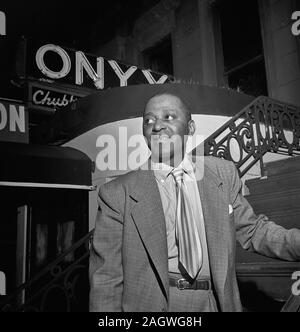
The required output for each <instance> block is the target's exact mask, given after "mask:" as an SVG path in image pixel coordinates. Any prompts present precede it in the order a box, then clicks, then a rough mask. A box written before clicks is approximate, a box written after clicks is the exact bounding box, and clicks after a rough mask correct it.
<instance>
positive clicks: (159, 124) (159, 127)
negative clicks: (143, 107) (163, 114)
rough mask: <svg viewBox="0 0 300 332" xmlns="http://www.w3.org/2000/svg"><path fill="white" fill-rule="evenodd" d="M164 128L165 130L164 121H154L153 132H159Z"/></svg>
mask: <svg viewBox="0 0 300 332" xmlns="http://www.w3.org/2000/svg"><path fill="white" fill-rule="evenodd" d="M164 128H166V126H165V123H164V121H162V120H161V119H156V120H155V123H154V126H153V131H161V130H162V129H164Z"/></svg>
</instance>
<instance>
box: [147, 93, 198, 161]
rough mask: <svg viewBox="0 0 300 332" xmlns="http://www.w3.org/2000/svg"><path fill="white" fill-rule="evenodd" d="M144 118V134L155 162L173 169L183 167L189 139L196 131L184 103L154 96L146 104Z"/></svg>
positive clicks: (165, 96)
mask: <svg viewBox="0 0 300 332" xmlns="http://www.w3.org/2000/svg"><path fill="white" fill-rule="evenodd" d="M143 118H144V121H143V134H144V136H145V138H146V141H147V144H148V147H149V149H150V150H151V152H152V153H151V158H152V160H153V161H155V162H163V163H165V164H169V165H171V166H176V165H177V164H178V163H180V162H181V160H182V158H183V157H184V153H185V145H186V140H187V136H188V135H193V133H194V131H195V127H194V122H193V121H192V120H190V119H189V116H188V112H187V110H186V109H185V107H184V106H183V104H182V102H181V100H180V99H179V98H178V97H176V96H172V95H168V94H164V95H159V96H155V97H153V98H151V99H150V100H149V102H148V103H147V105H146V108H145V112H144V116H143Z"/></svg>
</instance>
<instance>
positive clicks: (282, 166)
mask: <svg viewBox="0 0 300 332" xmlns="http://www.w3.org/2000/svg"><path fill="white" fill-rule="evenodd" d="M264 168H265V171H266V174H267V176H268V177H272V176H274V175H278V174H289V173H294V172H297V171H300V156H299V157H290V158H286V159H282V160H277V161H274V162H269V163H266V164H265V167H264Z"/></svg>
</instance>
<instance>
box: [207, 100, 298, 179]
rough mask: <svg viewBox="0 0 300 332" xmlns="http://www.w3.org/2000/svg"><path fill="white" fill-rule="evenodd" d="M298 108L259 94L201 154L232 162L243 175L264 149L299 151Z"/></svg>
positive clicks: (220, 130)
mask: <svg viewBox="0 0 300 332" xmlns="http://www.w3.org/2000/svg"><path fill="white" fill-rule="evenodd" d="M299 140H300V110H299V108H297V107H295V106H292V105H288V104H284V103H280V102H278V101H276V100H273V99H271V98H268V97H258V98H256V99H255V100H254V101H253V102H252V103H251V104H249V105H248V106H246V107H245V108H244V109H242V110H241V111H240V112H239V113H238V114H237V115H235V116H234V117H233V118H232V119H230V120H229V121H228V122H227V123H225V124H224V125H223V126H222V127H221V128H220V129H219V130H217V131H216V132H214V133H213V134H212V135H211V136H209V137H208V138H207V139H206V140H205V142H204V154H205V155H213V156H216V157H220V158H224V159H227V160H231V161H233V162H234V163H235V164H236V166H237V168H238V170H239V172H240V175H241V176H243V175H244V174H245V173H247V172H248V171H249V170H250V168H251V167H252V166H253V165H254V164H255V163H257V162H258V161H260V162H261V164H262V157H263V156H264V155H265V154H266V153H267V152H273V153H284V154H288V155H296V154H300V145H299Z"/></svg>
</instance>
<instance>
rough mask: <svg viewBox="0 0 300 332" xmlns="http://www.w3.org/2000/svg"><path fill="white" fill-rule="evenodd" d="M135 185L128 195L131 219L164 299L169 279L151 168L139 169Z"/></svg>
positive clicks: (159, 205)
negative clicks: (154, 272) (163, 293)
mask: <svg viewBox="0 0 300 332" xmlns="http://www.w3.org/2000/svg"><path fill="white" fill-rule="evenodd" d="M138 184H139V186H138V187H137V188H135V191H133V192H132V193H131V194H130V196H131V198H132V199H133V208H132V211H131V214H132V218H133V220H134V222H135V224H136V227H137V229H138V232H139V234H140V237H141V239H142V241H143V244H144V247H145V249H146V251H147V253H148V255H149V258H150V259H151V261H152V262H153V265H154V268H155V269H156V271H157V273H158V275H159V278H160V279H161V282H162V284H163V286H164V291H165V295H166V298H167V297H168V289H169V279H168V247H167V234H166V224H165V218H164V212H163V207H162V203H161V199H160V193H159V190H158V187H157V184H156V182H155V177H154V174H153V171H139V181H138Z"/></svg>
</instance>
